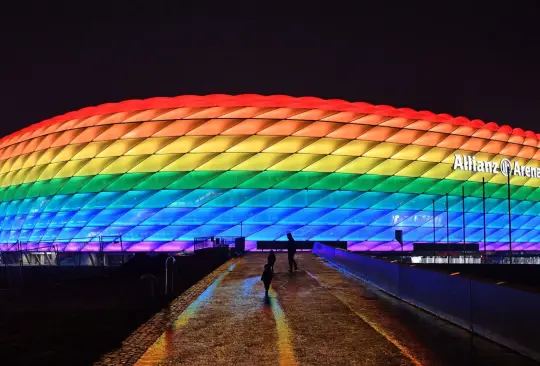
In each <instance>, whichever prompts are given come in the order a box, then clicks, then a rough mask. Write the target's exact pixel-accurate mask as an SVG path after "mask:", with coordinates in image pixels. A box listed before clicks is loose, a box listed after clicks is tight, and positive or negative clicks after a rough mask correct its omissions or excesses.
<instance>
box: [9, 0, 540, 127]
mask: <svg viewBox="0 0 540 366" xmlns="http://www.w3.org/2000/svg"><path fill="white" fill-rule="evenodd" d="M373 2H374V3H376V4H372V5H369V6H367V5H357V6H356V7H351V8H348V9H346V8H332V7H330V6H323V5H318V3H317V2H315V1H314V2H312V3H311V5H310V6H307V5H305V4H307V3H304V5H303V6H302V7H300V6H299V5H298V6H294V5H293V4H291V3H290V4H289V5H288V6H286V7H282V6H278V5H274V4H273V3H272V4H271V5H260V4H259V2H257V1H254V2H250V3H245V4H244V7H238V8H237V9H234V8H232V7H231V6H230V4H236V3H234V2H232V3H227V4H226V6H222V7H217V8H216V7H214V6H212V3H209V2H205V1H202V0H201V1H199V2H197V4H198V5H156V4H158V2H137V1H131V2H129V3H126V4H130V5H129V6H121V5H118V4H122V3H121V2H111V3H114V4H117V5H114V7H108V8H101V9H97V8H91V7H89V6H86V7H82V5H80V4H79V2H78V1H73V2H72V3H75V5H70V6H69V7H67V6H59V5H55V6H52V5H47V2H44V1H42V2H40V4H41V5H33V6H28V7H26V8H23V7H19V8H5V9H3V11H2V13H1V14H2V15H0V18H1V19H0V20H1V24H0V47H1V52H0V55H1V57H0V66H1V67H0V82H1V89H0V90H1V99H0V101H1V102H0V103H1V107H2V124H1V125H0V134H2V135H3V134H6V133H9V132H12V131H14V130H17V129H19V128H22V127H24V126H27V125H29V124H31V123H34V122H38V121H40V120H43V119H46V118H49V117H53V116H55V115H58V114H62V113H65V112H69V111H72V110H76V109H79V108H82V107H85V106H90V105H97V104H101V103H105V102H112V101H122V100H125V99H131V98H148V97H154V96H176V95H182V94H213V93H227V94H242V93H258V94H289V95H293V96H317V97H322V98H341V99H346V100H349V101H365V102H369V103H374V104H389V105H393V106H396V107H410V108H413V109H418V110H426V109H427V110H432V111H434V112H437V113H449V114H452V115H455V116H458V115H463V116H466V117H469V118H480V119H482V120H484V121H486V122H487V121H495V122H497V123H499V124H510V125H512V126H513V127H522V128H525V129H532V130H533V131H535V132H540V123H539V122H538V119H539V117H540V92H539V86H540V71H539V67H540V42H539V41H540V30H539V28H538V27H539V25H538V24H539V22H538V19H539V15H540V12H539V11H538V9H537V8H536V7H535V6H534V3H533V2H531V3H529V4H530V5H529V6H524V4H526V3H523V2H521V3H520V7H519V8H518V7H517V6H516V7H512V5H511V4H510V2H501V3H503V4H502V5H500V6H499V5H496V4H494V3H495V2H492V3H491V4H490V6H489V7H485V6H479V5H476V6H473V5H467V6H464V7H460V8H458V7H456V5H455V4H456V2H443V1H441V2H435V3H436V5H432V6H431V7H430V8H425V7H417V8H415V7H414V6H413V5H411V4H410V3H406V2H402V3H406V4H404V5H401V6H398V7H396V6H395V5H392V4H390V3H385V2H383V1H373ZM80 3H81V4H82V3H88V4H92V2H80ZM142 3H145V4H154V5H152V8H145V7H143V6H142V5H141V4H142ZM177 3H179V4H184V2H180V1H179V2H177ZM325 3H326V4H330V3H331V2H325ZM162 4H166V3H162Z"/></svg>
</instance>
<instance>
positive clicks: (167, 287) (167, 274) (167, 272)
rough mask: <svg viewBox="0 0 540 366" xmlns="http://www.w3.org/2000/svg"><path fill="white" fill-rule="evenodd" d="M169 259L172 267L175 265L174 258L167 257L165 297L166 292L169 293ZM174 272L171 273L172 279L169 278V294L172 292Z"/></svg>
mask: <svg viewBox="0 0 540 366" xmlns="http://www.w3.org/2000/svg"><path fill="white" fill-rule="evenodd" d="M169 259H172V260H173V265H174V263H176V258H174V257H172V256H168V257H167V259H165V295H167V293H168V291H169V268H168V267H169V266H168V264H169ZM173 281H174V272H173V277H172V278H171V292H173V286H174V282H173Z"/></svg>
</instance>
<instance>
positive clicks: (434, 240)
mask: <svg viewBox="0 0 540 366" xmlns="http://www.w3.org/2000/svg"><path fill="white" fill-rule="evenodd" d="M432 220H433V244H435V243H436V242H437V239H436V238H435V200H433V216H432Z"/></svg>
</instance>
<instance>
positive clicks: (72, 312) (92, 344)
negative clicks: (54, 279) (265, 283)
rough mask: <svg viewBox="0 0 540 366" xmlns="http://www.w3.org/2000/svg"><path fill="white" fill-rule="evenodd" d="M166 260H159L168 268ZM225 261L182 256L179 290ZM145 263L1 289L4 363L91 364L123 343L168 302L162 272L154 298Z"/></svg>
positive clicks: (0, 335)
mask: <svg viewBox="0 0 540 366" xmlns="http://www.w3.org/2000/svg"><path fill="white" fill-rule="evenodd" d="M161 259H163V258H159V259H156V260H154V262H156V263H157V262H158V263H157V264H158V266H159V269H160V270H163V268H164V266H163V261H162V260H161ZM225 260H226V257H222V256H218V257H214V258H209V256H208V255H205V256H197V255H195V256H185V257H181V258H180V257H179V258H177V266H176V269H177V270H178V272H177V275H176V277H175V289H176V290H175V294H176V295H178V294H180V293H182V292H183V291H184V290H185V289H187V288H189V287H190V286H191V285H193V284H194V283H196V282H197V281H198V280H200V279H201V278H203V277H204V276H205V275H206V274H208V273H209V272H211V271H212V270H213V269H214V268H216V267H217V266H219V265H220V264H222V263H223V262H224V261H225ZM142 262H144V263H143V265H138V266H137V265H133V264H130V265H126V268H122V269H119V270H117V271H116V272H113V273H112V274H110V275H108V276H94V277H92V278H86V279H78V280H71V281H67V282H64V283H59V284H57V285H54V284H49V283H48V281H45V283H44V285H43V286H36V285H35V284H34V285H33V286H30V285H28V286H27V287H25V288H18V289H10V290H5V289H4V290H2V291H0V365H91V364H93V363H94V362H96V361H98V360H99V359H100V357H101V356H102V355H103V354H104V353H106V352H108V351H110V350H113V349H115V348H117V347H119V346H120V344H121V342H122V341H123V340H124V339H125V338H127V337H128V336H129V334H130V333H131V332H133V331H134V330H135V329H137V328H138V327H139V326H140V325H141V324H143V323H144V322H146V321H147V320H148V319H149V318H150V317H151V316H152V315H153V314H154V313H155V312H156V311H158V310H159V309H161V308H162V307H163V306H165V305H166V304H167V301H166V299H165V298H164V296H163V294H160V293H159V292H161V293H162V292H164V290H163V288H164V285H162V284H163V274H162V273H155V275H156V277H157V279H158V285H160V286H158V294H157V297H156V298H150V296H149V291H148V290H149V288H148V283H144V282H143V281H141V280H140V274H141V270H143V272H144V273H152V270H151V268H150V266H149V264H148V263H147V261H145V260H142ZM145 266H146V270H144V267H145ZM130 267H131V268H130ZM141 267H143V268H142V269H141ZM156 267H157V266H156ZM160 275H161V276H160ZM162 287H163V288H162ZM159 290H161V291H159Z"/></svg>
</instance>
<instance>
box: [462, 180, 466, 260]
mask: <svg viewBox="0 0 540 366" xmlns="http://www.w3.org/2000/svg"><path fill="white" fill-rule="evenodd" d="M461 210H462V213H463V250H465V248H466V247H467V244H466V243H467V242H466V237H465V186H461Z"/></svg>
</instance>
